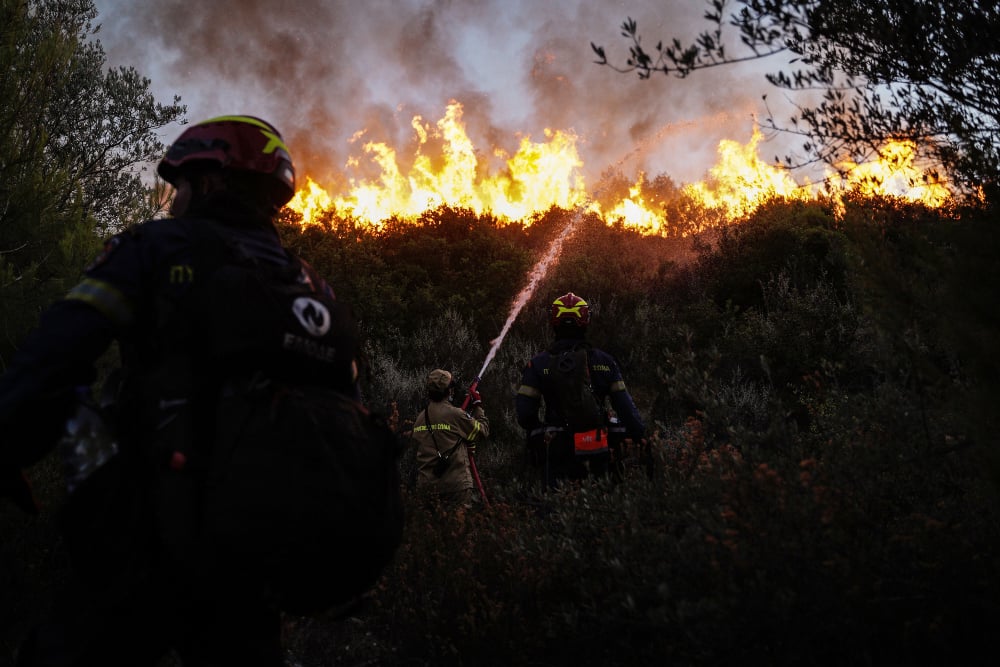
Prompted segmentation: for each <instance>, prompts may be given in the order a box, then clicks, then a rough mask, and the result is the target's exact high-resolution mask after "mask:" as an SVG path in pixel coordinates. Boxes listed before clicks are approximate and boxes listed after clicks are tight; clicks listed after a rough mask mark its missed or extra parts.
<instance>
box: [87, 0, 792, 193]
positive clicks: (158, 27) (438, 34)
mask: <svg viewBox="0 0 1000 667" xmlns="http://www.w3.org/2000/svg"><path fill="white" fill-rule="evenodd" d="M95 4H96V6H97V8H98V11H99V16H98V19H97V23H100V24H101V25H102V28H101V31H100V33H99V34H98V37H99V39H100V40H101V42H102V44H103V46H104V49H105V51H106V52H107V54H108V58H109V63H110V64H111V65H113V66H116V65H126V66H132V67H135V68H136V69H137V70H139V72H140V73H141V74H143V75H145V76H147V77H149V78H150V79H151V80H152V86H151V88H152V91H153V93H154V94H155V95H156V96H157V98H158V99H160V100H161V101H170V99H171V98H172V96H173V95H175V94H177V95H180V96H181V98H182V102H183V103H185V104H187V106H188V118H189V120H192V121H197V120H201V119H204V118H208V117H211V116H214V115H220V114H228V113H246V114H252V115H257V116H261V117H263V118H265V119H267V120H269V121H270V122H272V123H273V124H274V125H276V126H277V127H278V129H279V130H280V131H281V132H282V133H283V134H284V135H285V138H286V140H287V143H288V144H289V146H290V148H291V150H292V153H293V157H294V158H295V160H296V164H297V168H298V172H299V174H300V175H303V174H308V175H310V176H312V177H313V178H314V179H316V180H317V181H318V182H320V183H323V184H324V185H333V187H336V185H335V184H336V183H337V182H338V179H343V178H344V176H343V174H344V173H345V166H346V165H347V163H348V160H349V158H350V157H351V156H355V157H357V156H361V158H362V159H361V162H364V156H363V153H362V150H361V145H362V144H363V143H364V142H366V141H373V140H374V141H384V142H386V143H388V144H389V145H391V146H393V147H395V148H397V151H398V152H399V153H400V155H405V154H406V153H407V151H406V148H407V146H412V144H413V142H414V140H415V137H414V131H413V128H412V127H411V120H412V118H413V117H414V116H420V117H422V118H423V119H424V121H425V122H426V123H430V124H433V123H434V122H436V121H437V120H438V119H439V118H441V117H442V116H443V115H444V112H445V109H446V106H447V104H448V103H449V101H450V100H457V101H459V102H461V103H462V105H463V106H464V115H463V121H464V122H465V125H466V128H467V132H468V135H469V137H470V139H472V141H473V143H474V144H475V146H476V148H477V149H478V150H479V151H480V152H481V153H482V154H483V159H484V160H488V159H490V156H491V151H492V149H493V148H494V147H496V148H501V149H504V150H506V151H507V152H508V153H510V154H513V153H514V152H516V149H517V146H518V143H519V142H520V140H521V138H522V137H525V136H528V137H530V138H532V140H534V141H544V140H545V134H544V133H545V129H546V128H550V129H552V130H562V131H566V132H572V133H573V134H574V135H576V136H577V137H578V148H579V152H580V156H581V158H582V160H583V162H584V164H585V167H584V176H585V178H586V179H587V182H588V183H593V182H596V180H597V179H598V178H599V176H600V174H601V173H602V172H604V171H605V170H607V169H609V168H611V169H615V170H621V171H622V172H623V173H624V174H625V175H627V176H629V177H631V176H633V175H635V174H637V173H638V172H639V171H645V172H646V173H648V174H651V175H657V174H661V173H662V174H667V175H669V176H671V177H672V178H674V179H675V180H676V181H678V182H688V181H692V180H698V179H700V178H702V177H703V175H704V172H705V171H706V170H707V168H708V167H710V166H711V165H712V164H713V163H714V158H715V148H716V146H717V145H718V142H719V140H720V139H725V138H728V139H733V140H736V141H740V142H745V141H746V140H747V139H748V138H749V136H750V134H751V131H752V127H753V114H754V113H757V112H761V110H762V109H761V104H760V97H761V94H762V93H763V92H767V90H766V83H765V82H764V80H763V77H762V76H761V75H760V72H759V70H758V71H748V70H747V69H746V68H742V69H740V68H716V69H715V70H714V71H706V72H702V73H699V74H698V75H697V76H693V77H691V78H689V79H686V80H678V79H673V78H667V77H664V76H662V75H660V76H658V77H657V76H654V77H653V79H652V80H650V81H645V82H642V81H639V80H638V79H637V77H636V76H635V75H634V74H616V73H615V72H613V71H612V70H611V69H610V68H608V67H600V66H598V65H595V64H593V61H594V54H593V52H592V51H591V48H590V43H591V42H595V43H597V44H600V45H603V46H604V47H605V48H606V50H607V53H608V56H609V58H611V59H613V60H615V61H616V62H619V63H624V61H625V59H626V57H627V46H628V45H627V43H626V40H625V39H624V38H623V37H621V36H620V25H621V23H622V21H624V20H625V18H626V17H627V16H631V17H632V18H635V19H637V20H638V21H639V27H640V30H641V31H642V33H643V35H644V43H647V42H648V43H649V44H650V45H652V44H655V42H656V41H657V40H660V39H663V40H664V41H666V40H669V39H671V38H673V37H675V36H677V37H681V38H688V39H693V38H694V36H695V35H696V33H697V31H699V30H701V29H703V28H704V27H705V26H704V23H703V21H702V19H701V15H702V13H703V11H704V8H703V6H702V5H701V3H698V2H685V3H664V2H661V1H658V0H636V1H635V2H632V3H628V4H625V3H617V2H616V3H594V2H585V1H584V0H546V1H545V2H538V1H536V0H466V1H461V0H396V1H393V0H365V1H364V2H360V1H354V0H299V1H298V2H293V3H275V2H270V1H268V0H213V1H212V2H195V3H192V2H187V1H184V2H181V1H180V0H97V1H96V2H95ZM678 5H679V6H680V7H678ZM178 131H179V129H178V128H176V127H174V128H168V132H167V133H166V134H165V136H164V137H163V139H164V141H165V142H169V141H170V140H172V139H173V138H174V136H175V135H176V133H177V132H178ZM775 152H778V151H777V150H776V151H775ZM357 169H361V170H362V171H361V172H358V171H357ZM364 169H365V165H364V164H361V165H360V166H359V167H356V168H355V172H354V173H356V174H359V173H360V174H361V175H367V174H364V172H363V170H364Z"/></svg>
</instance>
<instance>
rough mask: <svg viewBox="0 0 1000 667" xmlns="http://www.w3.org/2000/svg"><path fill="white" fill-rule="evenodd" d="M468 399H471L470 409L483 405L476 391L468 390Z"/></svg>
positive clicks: (481, 398)
mask: <svg viewBox="0 0 1000 667" xmlns="http://www.w3.org/2000/svg"><path fill="white" fill-rule="evenodd" d="M469 398H471V399H472V407H476V406H477V405H482V404H483V397H482V396H480V395H479V390H478V389H470V390H469Z"/></svg>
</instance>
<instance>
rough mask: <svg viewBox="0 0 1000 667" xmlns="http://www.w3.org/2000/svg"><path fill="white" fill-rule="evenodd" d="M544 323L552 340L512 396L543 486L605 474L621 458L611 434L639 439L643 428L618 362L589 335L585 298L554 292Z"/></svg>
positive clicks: (527, 366)
mask: <svg viewBox="0 0 1000 667" xmlns="http://www.w3.org/2000/svg"><path fill="white" fill-rule="evenodd" d="M549 323H550V325H551V327H552V332H553V334H554V341H553V342H552V344H551V345H550V346H549V347H548V349H546V350H543V351H542V352H539V353H538V354H536V355H535V356H534V357H532V359H531V360H530V361H529V362H528V363H527V365H525V367H524V369H523V371H522V375H521V385H520V387H519V388H518V391H517V395H516V397H515V412H516V415H517V422H518V424H519V425H520V426H521V427H522V428H523V429H525V431H526V434H527V443H528V445H527V446H528V460H529V462H530V463H531V464H532V465H534V466H536V467H538V468H539V469H540V470H541V476H542V486H543V489H552V488H554V487H555V486H557V485H558V483H559V482H561V481H564V480H582V479H585V478H587V477H588V476H589V475H594V476H599V475H603V474H605V473H607V472H608V471H609V470H611V468H610V466H611V463H612V457H613V456H615V455H616V454H618V455H620V453H619V451H616V450H618V447H617V446H616V445H617V442H616V440H615V438H616V433H617V432H621V434H622V436H624V438H627V439H630V440H632V441H634V442H640V441H642V439H643V437H644V436H645V431H646V427H645V424H644V423H643V420H642V418H641V416H640V415H639V411H638V410H637V409H636V406H635V402H634V401H633V400H632V396H631V394H629V392H628V390H627V389H626V387H625V382H624V380H623V379H622V374H621V371H620V370H619V368H618V363H617V362H616V361H615V359H614V358H613V357H612V356H611V355H610V354H608V353H606V352H604V351H602V350H600V349H598V348H596V347H593V346H592V345H591V344H590V343H588V342H587V340H586V332H587V327H588V326H589V324H590V306H589V305H588V304H587V302H586V301H585V300H584V299H582V298H580V297H579V296H577V295H576V294H574V293H572V292H569V293H567V294H564V295H562V296H560V297H558V298H557V299H556V300H555V301H553V302H552V305H551V307H550V314H549ZM608 401H610V404H611V407H612V408H613V410H614V416H613V417H612V416H611V415H610V414H609V413H608V411H607V402H608ZM540 412H544V416H541V417H540V416H539V415H540Z"/></svg>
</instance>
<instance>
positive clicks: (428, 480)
mask: <svg viewBox="0 0 1000 667" xmlns="http://www.w3.org/2000/svg"><path fill="white" fill-rule="evenodd" d="M428 421H429V422H430V423H429V424H428ZM432 433H433V435H432ZM489 434H490V422H489V419H488V418H487V417H486V414H485V412H483V408H482V406H476V408H475V409H473V411H472V413H471V414H470V413H468V412H465V411H464V410H462V409H461V408H459V407H456V406H454V405H452V404H451V403H449V402H448V401H447V400H442V401H432V402H431V403H430V404H429V405H428V406H427V410H426V411H424V410H421V411H420V413H419V414H418V415H417V418H416V419H415V420H414V422H413V440H414V442H416V446H417V488H418V489H427V490H430V491H434V492H436V493H453V492H458V491H462V490H465V489H471V488H473V480H472V471H471V469H470V467H469V455H468V453H467V451H466V443H469V444H473V445H478V444H479V443H480V442H482V440H483V439H485V438H487V437H489ZM456 444H457V445H458V447H455V445H456ZM452 448H454V452H453V453H452V455H451V462H450V463H449V465H448V468H447V469H446V470H445V472H444V474H443V475H441V476H440V477H437V476H436V475H435V474H434V472H433V470H434V466H435V464H436V463H437V461H438V452H440V453H441V454H442V455H444V454H446V453H447V452H448V451H449V450H451V449H452Z"/></svg>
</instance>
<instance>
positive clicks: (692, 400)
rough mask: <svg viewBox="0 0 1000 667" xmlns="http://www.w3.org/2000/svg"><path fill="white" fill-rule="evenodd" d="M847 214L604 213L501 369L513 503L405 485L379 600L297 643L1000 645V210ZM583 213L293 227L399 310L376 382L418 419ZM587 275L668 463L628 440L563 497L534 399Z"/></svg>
mask: <svg viewBox="0 0 1000 667" xmlns="http://www.w3.org/2000/svg"><path fill="white" fill-rule="evenodd" d="M837 210H838V209H837V207H835V206H833V204H832V203H830V202H823V201H817V202H811V203H805V202H785V201H773V202H771V203H769V204H767V205H765V206H763V207H761V208H760V209H758V210H757V211H756V212H755V213H754V214H752V215H751V216H749V218H748V219H746V220H743V221H739V222H734V223H733V224H730V225H727V226H723V227H721V228H716V229H715V230H714V231H712V232H711V233H706V234H702V235H700V236H697V237H682V236H675V237H647V236H642V235H639V234H637V233H635V232H631V231H629V230H627V229H623V228H621V227H620V226H617V227H616V226H614V225H612V226H608V225H605V224H604V223H603V222H601V221H599V220H597V219H583V220H581V221H579V222H578V225H577V229H576V231H575V233H574V235H573V236H572V237H571V239H570V240H569V241H567V243H566V244H565V245H564V247H563V252H562V254H561V256H560V259H559V261H558V263H557V264H555V265H554V266H553V267H552V268H551V269H550V271H549V273H548V274H547V275H546V277H545V278H544V279H543V280H542V281H541V282H540V284H539V285H538V287H537V289H536V291H535V293H534V294H533V295H532V296H531V298H530V299H529V300H528V302H527V305H526V306H525V308H524V309H523V311H521V313H520V315H519V316H518V318H517V320H515V324H514V326H513V327H512V328H511V330H510V333H509V334H508V336H507V337H506V339H505V340H503V341H502V342H500V343H499V346H498V350H497V355H496V357H495V360H494V361H493V362H492V363H491V365H489V366H488V367H487V369H486V372H485V373H484V374H483V378H482V384H481V386H480V388H481V391H482V392H483V395H484V398H485V402H486V406H487V411H488V415H489V416H490V418H491V424H492V428H493V435H492V437H491V439H490V443H489V444H487V445H484V446H481V447H479V458H478V464H479V470H480V473H481V475H482V479H483V484H484V487H485V489H486V492H487V495H488V497H489V500H490V506H489V507H488V508H486V507H479V508H476V509H474V510H471V511H455V510H440V511H427V510H426V509H425V508H423V507H422V506H420V505H419V504H418V503H417V502H416V501H415V500H413V499H411V498H410V492H411V489H410V488H409V486H407V497H408V499H409V509H410V512H409V516H408V525H407V531H406V539H405V541H404V543H403V545H402V547H401V548H400V550H399V553H398V555H397V558H396V560H395V563H394V564H393V566H392V567H391V568H390V569H389V570H388V571H387V572H386V574H385V577H384V578H383V580H382V581H381V583H380V584H379V586H378V587H377V588H376V589H375V590H374V591H373V592H372V594H371V596H370V597H369V599H368V600H367V602H366V604H365V605H364V606H362V607H361V608H360V609H359V610H355V611H354V612H352V614H348V615H347V616H346V617H343V616H341V617H337V616H336V615H331V616H330V617H329V618H320V619H289V625H288V634H289V639H290V642H291V650H292V652H293V653H294V654H295V655H297V656H298V659H299V660H301V661H302V662H303V664H436V665H437V664H456V665H458V664H469V665H473V664H474V665H482V664H487V665H488V664H498V665H499V664H536V665H548V664H551V665H556V664H600V665H617V664H623V665H624V664H640V663H642V662H643V661H647V660H656V661H658V662H660V663H662V662H664V661H670V662H672V663H674V664H687V665H702V664H705V665H708V664H712V665H717V664H732V663H741V664H747V663H750V664H934V663H940V662H942V661H949V662H950V661H953V660H958V659H961V658H962V657H968V656H972V655H976V654H977V652H978V651H981V650H986V649H987V646H986V641H987V637H988V636H989V635H990V628H992V627H996V623H997V621H998V620H1000V613H998V612H1000V603H998V600H1000V597H998V592H1000V591H998V588H1000V579H998V576H997V575H998V560H997V556H998V551H997V549H998V546H1000V543H998V537H1000V524H998V515H997V491H998V486H997V484H998V479H1000V475H998V472H1000V466H998V458H997V437H996V428H995V427H996V424H995V421H996V416H995V411H994V410H993V409H992V407H991V406H995V405H996V401H997V398H998V396H997V390H998V385H997V369H998V367H997V360H998V357H997V353H996V351H995V346H994V345H993V344H992V341H994V340H996V335H997V333H998V329H997V324H998V322H997V315H996V310H995V308H994V307H993V305H992V304H994V303H996V290H997V288H996V285H997V284H998V281H997V278H998V276H997V275H996V274H997V271H998V266H997V263H996V259H995V258H996V257H997V256H1000V255H998V253H997V251H998V249H1000V248H998V235H997V230H996V221H995V220H994V219H993V218H992V217H991V215H990V214H989V213H987V212H983V211H968V210H955V209H951V210H932V209H927V208H925V207H923V206H919V205H912V204H907V203H904V202H900V201H898V200H893V199H871V198H849V199H848V201H846V202H844V208H843V210H842V212H835V211H837ZM569 220H570V214H569V213H567V212H561V211H550V212H549V213H548V214H546V216H543V217H542V218H541V219H539V220H537V221H534V222H533V223H532V224H528V225H515V226H509V225H508V226H504V225H501V224H499V223H497V221H494V220H491V219H476V218H474V217H470V216H469V214H468V213H465V212H462V211H450V210H439V211H437V212H435V213H434V214H433V215H430V216H429V218H428V219H427V220H424V221H422V223H420V224H402V225H399V226H394V227H393V228H391V229H387V230H383V231H382V232H365V234H364V235H363V236H364V238H361V239H359V238H358V237H351V238H349V239H342V238H339V237H338V235H337V234H333V235H329V234H327V233H326V231H325V230H323V231H321V230H318V229H312V228H307V229H306V230H304V231H302V232H299V231H298V230H297V229H296V228H294V227H289V228H288V229H287V230H286V231H287V232H288V237H289V239H290V240H291V242H292V243H296V242H298V240H299V239H302V240H306V239H312V240H313V242H315V240H316V239H317V237H319V241H320V242H319V243H318V244H317V245H315V246H314V247H313V248H311V249H312V250H315V251H317V253H318V254H317V261H322V258H323V257H326V256H336V257H338V261H339V266H333V265H330V266H328V268H329V270H330V273H331V274H332V275H333V276H334V282H335V284H336V285H338V287H339V286H340V285H341V284H342V285H343V288H342V289H341V292H342V295H343V298H345V299H348V300H351V301H352V302H354V303H355V304H356V306H357V308H358V310H359V311H360V313H361V315H362V318H365V314H366V313H368V312H371V313H378V316H376V317H374V318H372V319H371V320H369V321H368V326H367V327H366V330H367V331H368V332H369V334H370V339H369V341H368V343H367V347H366V349H367V350H368V351H369V359H368V361H369V368H370V375H369V376H368V379H367V395H368V398H369V400H370V401H371V402H372V404H373V405H374V406H375V407H377V408H379V409H382V410H385V411H392V410H396V411H398V413H399V415H400V423H401V429H402V428H403V427H405V420H406V419H407V418H408V417H410V418H412V416H414V415H415V413H416V411H417V410H418V409H420V407H421V405H422V403H421V401H422V390H421V384H422V378H423V376H424V375H425V374H426V372H427V371H429V370H430V369H431V368H433V367H438V366H440V367H446V368H450V369H452V370H453V371H455V372H456V373H457V374H458V376H459V378H460V379H462V380H464V381H465V382H466V383H467V382H469V381H471V379H472V378H473V376H474V375H475V374H476V372H477V371H478V370H479V368H480V365H481V364H482V361H483V359H484V357H485V355H486V353H487V351H488V350H489V347H490V343H491V340H492V338H493V337H495V336H496V334H497V333H498V332H499V330H500V326H501V324H502V322H503V320H504V319H505V317H506V315H507V314H508V312H509V310H510V307H511V304H512V301H513V297H514V295H515V294H516V293H517V292H518V290H519V289H520V288H521V287H522V286H524V285H526V284H527V282H528V277H529V273H530V271H531V269H532V267H533V262H534V261H535V260H536V259H537V257H538V256H539V255H540V253H541V252H542V251H543V250H544V248H545V245H546V243H547V242H548V241H549V240H550V239H551V238H552V237H553V236H554V235H555V233H557V232H558V230H559V229H561V226H562V225H564V224H568V223H569ZM389 236H391V237H392V238H391V240H390V239H389V238H388V237H389ZM327 247H328V248H329V250H324V248H327ZM376 248H377V249H376ZM383 248H384V249H386V250H384V251H383V250H382V249H383ZM404 249H410V250H411V251H412V252H411V254H410V255H409V259H407V255H406V254H405V251H404ZM458 249H460V252H459V251H458ZM303 250H304V249H303ZM373 258H377V259H375V260H373ZM370 261H376V262H377V268H376V267H372V268H371V269H368V268H367V267H366V263H368V262H370ZM340 277H342V278H343V283H338V282H337V280H338V279H339V278H340ZM570 290H572V291H575V292H577V293H578V294H581V295H583V296H584V297H585V298H586V299H587V300H588V301H589V302H590V303H591V305H592V307H593V310H594V321H593V324H592V326H591V330H590V338H591V340H592V341H593V342H594V343H595V344H597V345H598V346H601V347H604V348H605V349H607V350H608V351H610V352H612V353H613V354H614V355H615V356H616V357H617V359H618V360H619V362H620V364H621V366H622V369H623V372H624V374H625V377H626V379H627V381H628V385H629V388H630V390H631V392H632V393H633V395H634V397H635V399H636V402H637V403H638V405H639V408H640V410H641V412H642V414H643V415H644V417H645V419H646V421H647V424H648V427H649V440H650V442H651V444H652V450H653V457H654V458H653V462H652V464H651V465H647V462H640V460H639V458H638V457H632V458H629V459H626V461H625V464H626V466H625V469H626V475H625V479H624V481H623V482H621V483H618V484H614V483H610V482H596V483H594V484H585V485H583V486H580V487H573V488H565V489H562V490H560V491H559V492H557V493H549V494H542V493H541V492H540V489H539V484H538V482H537V479H536V476H537V473H536V471H534V470H533V469H531V468H530V467H529V466H528V465H527V464H526V463H525V458H524V449H523V447H524V444H523V436H522V433H521V432H520V430H519V429H518V427H517V426H516V423H515V422H514V417H513V407H512V406H513V393H514V391H516V387H517V383H518V379H519V376H520V369H521V366H522V365H523V363H524V362H525V361H526V360H527V359H528V358H529V357H530V356H531V354H532V353H533V352H534V351H536V350H538V349H541V348H542V347H544V346H545V345H546V344H547V343H548V340H549V336H548V331H547V327H546V321H545V314H546V307H547V305H548V304H549V303H550V302H551V300H552V298H554V297H555V296H557V295H559V294H562V293H565V292H566V291H570ZM402 467H403V469H404V480H410V479H412V478H411V476H410V474H409V473H412V470H411V467H412V462H410V461H409V460H408V459H407V458H406V457H404V459H403V461H402Z"/></svg>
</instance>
